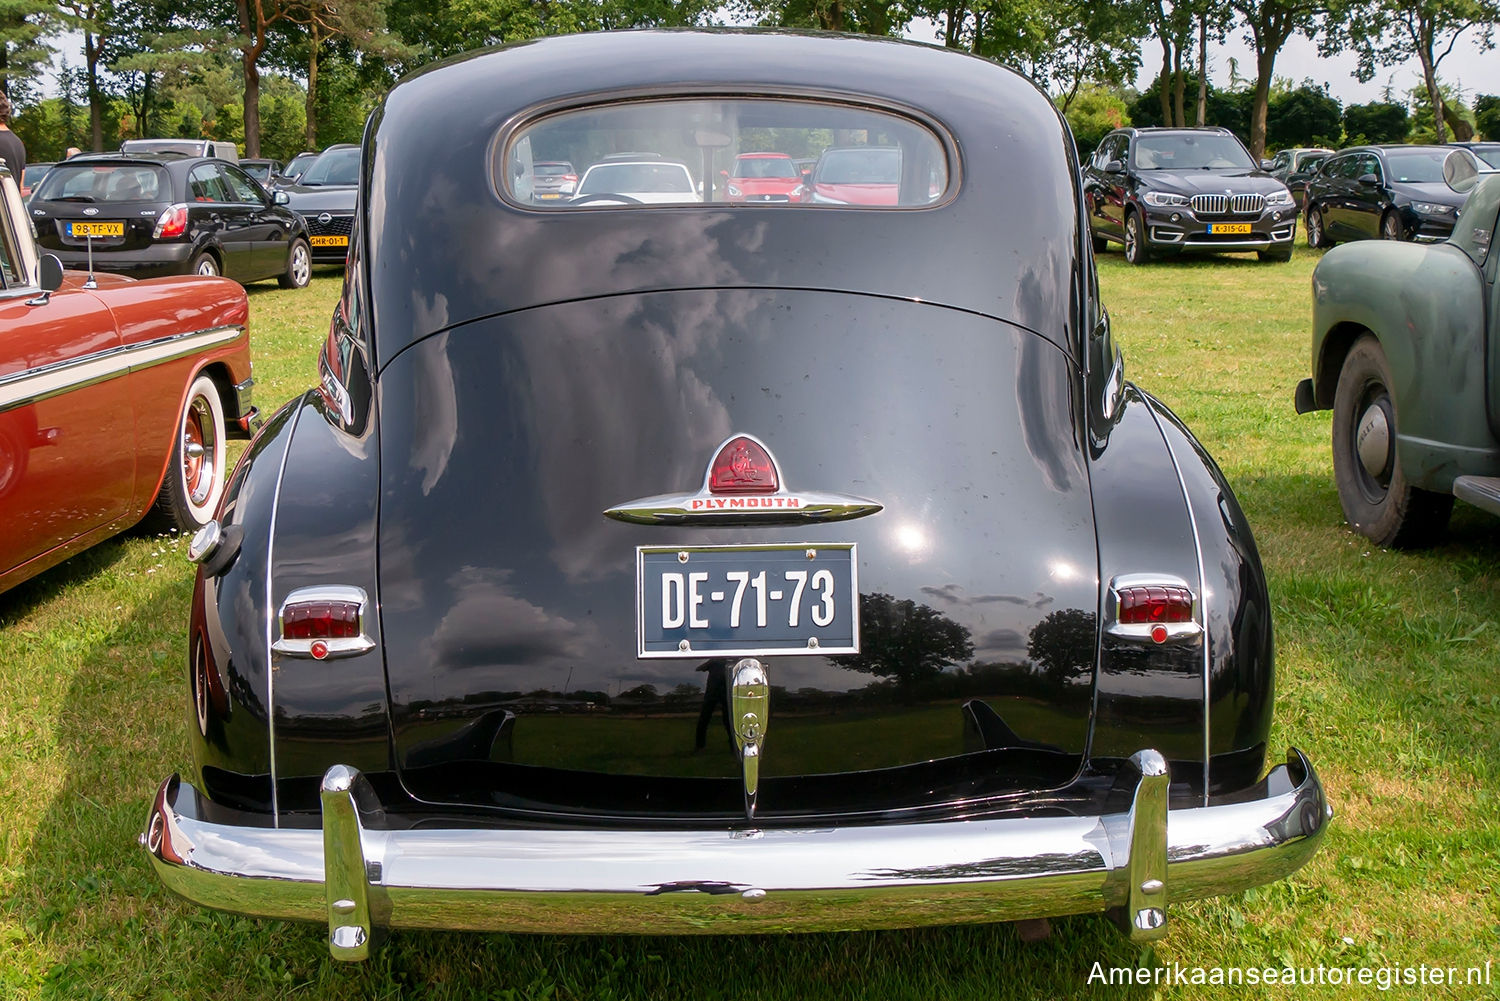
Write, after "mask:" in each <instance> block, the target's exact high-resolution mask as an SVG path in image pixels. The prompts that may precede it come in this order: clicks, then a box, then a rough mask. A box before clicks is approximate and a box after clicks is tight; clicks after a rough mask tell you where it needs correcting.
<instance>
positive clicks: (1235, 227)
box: [1208, 222, 1250, 236]
mask: <svg viewBox="0 0 1500 1001" xmlns="http://www.w3.org/2000/svg"><path fill="white" fill-rule="evenodd" d="M1208 231H1209V232H1210V233H1230V234H1234V235H1236V236H1249V235H1250V224H1249V223H1248V222H1215V223H1209V226H1208Z"/></svg>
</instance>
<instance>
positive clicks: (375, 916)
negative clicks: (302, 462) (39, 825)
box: [140, 748, 1332, 960]
mask: <svg viewBox="0 0 1500 1001" xmlns="http://www.w3.org/2000/svg"><path fill="white" fill-rule="evenodd" d="M1130 760H1131V763H1132V764H1133V765H1134V768H1135V772H1136V774H1135V775H1134V776H1132V778H1133V781H1134V793H1133V797H1132V802H1131V807H1130V809H1129V811H1127V812H1125V813H1118V814H1108V815H1104V816H1089V817H1076V816H1043V817H1021V818H999V819H985V820H971V821H951V822H941V823H922V824H906V825H890V826H865V827H845V828H825V829H802V830H786V829H772V830H733V831H730V830H695V831H621V830H555V829H554V830H532V829H499V828H480V829H475V828H466V829H459V828H443V829H426V828H421V829H409V830H377V829H374V828H371V827H367V826H365V819H366V818H368V819H370V820H378V818H379V816H380V804H379V803H378V802H376V800H375V796H374V793H373V791H372V790H371V788H370V784H369V782H368V780H366V779H365V778H364V777H363V776H362V775H360V773H359V772H357V771H356V770H354V769H352V768H348V767H345V766H343V765H335V766H334V767H332V768H330V769H329V770H328V772H327V773H326V774H325V775H324V777H323V784H322V804H323V829H322V830H321V831H318V830H300V829H298V830H294V829H287V828H265V827H241V826H233V825H226V824H214V823H209V822H207V821H205V820H203V819H201V818H200V816H199V811H198V808H197V804H198V794H197V792H196V791H195V790H193V789H192V787H191V786H188V785H185V784H183V783H181V782H180V781H179V780H178V778H177V776H175V775H174V776H172V777H171V778H169V779H167V780H166V781H165V782H163V783H162V785H161V788H160V789H159V790H158V792H157V794H156V801H155V803H154V805H153V806H152V809H151V815H150V818H149V820H148V821H147V826H146V830H145V832H144V833H143V834H142V835H141V837H140V841H141V844H142V845H143V846H144V847H145V849H146V850H147V852H148V853H149V855H150V858H151V862H152V864H153V866H154V867H155V869H156V871H157V874H158V875H159V876H160V877H161V880H162V882H163V883H165V884H166V885H167V887H168V888H170V889H171V890H173V891H175V892H176V893H178V894H180V895H182V896H183V897H186V898H187V899H189V900H192V901H194V902H196V903H199V904H203V905H206V906H209V907H214V908H218V909H221V910H226V911H233V912H236V913H240V914H250V915H256V916H260V917H270V918H282V919H288V920H301V921H315V922H323V921H327V922H328V928H329V949H330V951H331V952H332V954H333V956H334V958H336V959H344V960H360V959H365V958H367V957H368V956H369V953H370V948H371V944H372V939H373V937H374V936H375V935H376V933H377V932H378V931H379V930H380V929H386V928H426V929H449V930H470V931H507V932H548V933H559V932H573V933H588V934H619V933H647V934H691V933H702V932H714V933H729V932H786V931H844V930H855V929H869V928H899V927H909V926H917V925H930V924H954V923H970V922H993V921H1011V920H1018V919H1021V918H1035V917H1049V916H1061V915H1066V914H1081V913H1088V912H1094V911H1117V912H1118V913H1119V915H1120V918H1121V923H1122V925H1123V927H1124V928H1125V930H1126V931H1127V932H1128V933H1129V934H1130V936H1131V937H1132V938H1134V939H1138V940H1145V939H1153V938H1157V937H1160V936H1161V935H1163V934H1165V932H1166V928H1167V902H1168V899H1169V898H1170V899H1171V900H1172V901H1182V900H1192V899H1194V898H1199V897H1208V896H1214V895H1217V894H1222V893H1233V892H1236V891H1239V890H1244V889H1248V888H1249V887H1252V886H1258V885H1260V884H1263V883H1268V882H1272V881H1274V880H1277V879H1280V878H1282V877H1284V876H1287V875H1288V874H1290V873H1292V872H1294V871H1296V870H1297V869H1298V868H1299V867H1300V866H1302V864H1303V863H1304V862H1306V861H1307V860H1308V858H1309V857H1310V856H1311V855H1312V854H1313V852H1314V851H1316V849H1317V846H1318V843H1319V842H1320V841H1321V840H1322V837H1323V833H1324V830H1325V827H1326V824H1327V820H1328V818H1329V817H1331V816H1332V811H1331V810H1330V809H1329V808H1328V805H1327V802H1326V800H1325V799H1324V795H1323V788H1322V786H1321V785H1320V784H1319V782H1318V778H1317V775H1316V774H1315V773H1314V772H1313V769H1312V765H1311V764H1310V763H1309V762H1308V760H1307V758H1306V757H1304V756H1303V755H1302V753H1301V752H1300V751H1298V750H1296V749H1295V748H1294V749H1292V750H1290V751H1288V753H1287V763H1286V764H1285V765H1278V766H1277V767H1276V768H1274V769H1272V770H1271V772H1270V774H1269V775H1267V776H1266V778H1265V779H1264V780H1262V781H1261V783H1260V784H1259V785H1257V786H1256V787H1255V788H1254V789H1252V790H1250V791H1249V792H1247V793H1246V794H1243V795H1242V796H1237V797H1234V800H1235V801H1234V802H1225V803H1221V804H1216V805H1212V806H1203V807H1193V808H1187V809H1179V810H1172V811H1170V812H1169V811H1168V809H1167V783H1168V776H1167V764H1166V761H1165V760H1164V759H1163V758H1162V756H1161V755H1160V754H1158V753H1157V752H1156V751H1152V750H1146V751H1140V752H1138V753H1136V754H1135V755H1134V756H1132V758H1131V759H1130Z"/></svg>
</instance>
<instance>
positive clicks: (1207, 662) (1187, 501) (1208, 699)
mask: <svg viewBox="0 0 1500 1001" xmlns="http://www.w3.org/2000/svg"><path fill="white" fill-rule="evenodd" d="M1152 416H1153V417H1154V418H1155V419H1156V421H1157V422H1158V425H1157V431H1158V432H1160V431H1161V426H1160V421H1161V419H1162V418H1161V415H1159V414H1157V413H1156V412H1155V411H1154V410H1153V411H1152ZM1162 444H1164V445H1166V446H1167V457H1168V458H1169V459H1171V460H1172V471H1173V472H1174V473H1176V474H1177V488H1178V489H1179V490H1181V491H1182V503H1183V506H1185V507H1186V508H1187V516H1188V526H1189V527H1190V528H1191V529H1192V530H1193V557H1194V561H1195V563H1196V565H1197V569H1198V586H1197V587H1195V588H1193V589H1192V591H1193V611H1194V617H1195V618H1196V619H1197V621H1198V623H1200V624H1201V625H1202V626H1203V666H1202V670H1203V801H1204V802H1205V803H1207V802H1208V790H1209V785H1208V764H1209V761H1210V760H1211V759H1212V757H1213V755H1212V753H1211V748H1212V746H1213V742H1212V739H1211V736H1210V734H1209V725H1210V722H1209V712H1208V710H1209V707H1210V706H1212V705H1213V693H1212V691H1210V682H1211V680H1212V679H1211V675H1212V671H1213V661H1212V659H1211V658H1210V657H1209V650H1208V643H1209V636H1208V610H1209V604H1208V595H1207V594H1205V593H1204V592H1205V591H1206V590H1207V588H1205V587H1204V586H1203V581H1204V573H1203V535H1202V533H1200V532H1199V531H1198V516H1197V515H1196V514H1194V513H1193V497H1192V495H1191V494H1190V493H1188V487H1187V480H1186V479H1185V478H1184V477H1183V475H1182V463H1181V462H1180V461H1178V458H1177V452H1176V451H1174V450H1173V448H1172V443H1171V442H1170V441H1169V440H1168V438H1167V436H1166V434H1165V433H1162Z"/></svg>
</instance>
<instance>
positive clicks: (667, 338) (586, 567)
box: [142, 32, 1328, 959]
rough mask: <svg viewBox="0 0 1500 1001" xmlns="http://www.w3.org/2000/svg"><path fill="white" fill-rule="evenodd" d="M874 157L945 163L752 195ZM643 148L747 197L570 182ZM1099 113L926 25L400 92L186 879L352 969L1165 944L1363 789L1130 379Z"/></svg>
mask: <svg viewBox="0 0 1500 1001" xmlns="http://www.w3.org/2000/svg"><path fill="white" fill-rule="evenodd" d="M684 81H691V82H684ZM789 81H795V82H789ZM835 141H836V142H837V144H838V146H839V147H840V148H849V147H851V146H859V145H861V144H868V145H869V146H871V147H873V148H878V149H882V150H889V149H896V150H899V151H900V156H899V162H900V169H899V171H898V172H897V175H896V177H895V179H894V181H893V182H892V185H891V187H890V190H889V192H888V195H889V197H888V199H887V200H885V201H883V202H882V203H881V204H864V205H858V206H839V205H803V204H798V203H790V202H725V201H722V200H716V198H715V197H714V196H715V194H717V192H715V191H714V188H715V186H714V185H713V184H712V180H713V178H714V177H716V176H719V175H718V172H719V171H721V170H726V169H728V168H729V166H730V165H732V163H733V161H734V158H735V157H736V156H738V155H740V154H741V153H748V152H757V151H762V150H764V149H765V148H767V147H769V146H771V145H772V144H774V145H775V146H776V147H777V148H778V150H779V151H781V152H789V153H791V154H796V155H803V154H806V155H807V156H810V157H811V156H816V155H818V154H819V153H820V152H822V150H823V149H824V148H826V147H828V146H830V145H833V144H834V142H835ZM639 149H651V150H655V151H657V152H658V153H659V155H660V156H661V157H662V158H663V159H665V160H670V161H672V162H675V163H679V164H683V165H686V167H687V169H688V171H689V173H690V174H691V175H692V177H693V181H694V183H695V185H696V184H700V183H703V182H708V183H707V184H705V185H704V187H703V189H702V190H703V199H702V200H697V199H695V200H693V201H691V202H677V203H655V204H650V203H643V202H642V201H640V200H639V199H637V198H635V197H634V196H632V195H630V194H629V193H627V192H614V191H607V190H601V191H598V192H595V193H592V194H590V195H588V196H585V197H579V198H575V199H573V200H571V201H560V202H549V203H540V204H539V203H536V202H534V201H532V200H531V198H530V197H529V195H530V179H531V178H532V177H533V176H534V174H535V165H536V163H538V162H556V161H562V160H566V161H569V162H572V163H580V162H589V163H592V162H603V161H604V159H605V158H606V157H607V156H608V155H609V154H610V153H611V152H624V151H628V150H639ZM1073 149H1074V145H1073V142H1072V139H1071V137H1070V135H1069V133H1068V128H1067V126H1066V124H1065V123H1064V121H1063V119H1062V118H1061V116H1060V115H1059V114H1058V113H1057V111H1056V110H1055V109H1054V108H1053V106H1052V104H1051V103H1050V102H1049V101H1048V99H1047V97H1046V95H1045V94H1043V93H1042V92H1040V91H1039V90H1037V89H1036V88H1035V87H1034V86H1033V85H1032V84H1030V83H1029V82H1027V81H1026V80H1024V79H1023V78H1021V77H1020V76H1018V75H1016V74H1014V73H1012V72H1010V71H1008V70H1006V69H1003V68H1001V67H999V66H997V65H996V64H994V63H991V62H988V61H986V60H983V59H977V58H974V57H971V56H968V55H965V54H961V53H955V52H952V51H949V50H944V49H938V48H934V47H931V46H926V45H917V44H907V43H901V42H894V41H890V40H874V39H858V38H847V37H823V36H813V37H806V36H798V35H793V34H761V33H753V32H726V33H710V32H670V33H650V32H648V33H629V34H619V35H609V34H603V35H574V36H564V37H557V38H547V39H542V40H538V41H534V42H529V43H526V44H524V45H518V46H515V47H511V48H503V49H499V50H496V51H492V52H488V53H483V54H476V55H472V56H469V57H467V58H464V59H462V60H459V61H454V62H449V63H446V64H443V65H440V66H439V67H437V68H433V69H428V70H425V71H424V72H422V73H421V74H419V75H416V76H414V77H411V78H409V79H407V80H406V81H404V82H403V83H401V84H399V85H397V86H396V87H395V88H394V89H393V90H392V91H391V92H390V94H389V96H388V97H387V98H386V100H385V102H384V103H383V104H382V105H381V106H380V107H379V108H378V110H377V111H376V112H375V114H374V116H373V118H372V121H371V123H370V125H369V127H368V128H367V130H366V139H365V143H364V147H363V157H364V158H363V162H362V167H361V170H360V192H359V200H358V206H359V208H358V214H357V219H356V225H355V229H354V234H353V238H352V243H351V246H350V257H349V266H348V269H347V273H346V277H345V285H344V291H343V296H342V298H341V300H340V301H339V304H338V306H337V309H336V312H335V315H334V319H333V323H332V325H331V329H330V331H329V334H328V340H327V343H326V345H325V346H324V349H323V353H322V356H321V359H320V373H319V381H318V385H317V386H316V388H314V389H312V390H310V391H308V392H307V393H306V394H305V395H303V396H302V397H300V398H299V399H297V400H294V401H293V402H292V403H290V404H288V405H287V406H286V407H284V408H283V409H282V410H281V411H280V412H278V413H277V414H276V415H275V416H274V417H273V418H272V419H271V420H270V421H269V422H268V424H267V427H266V429H265V430H264V431H263V432H262V433H261V434H260V436H259V437H258V438H257V439H256V441H255V442H254V443H253V445H252V446H251V448H250V449H249V450H248V452H247V453H246V455H245V457H244V458H243V459H242V461H241V463H240V465H239V466H238V468H237V469H236V470H235V472H234V473H233V475H232V477H231V479H230V483H229V486H228V488H227V490H226V494H225V500H224V503H223V505H222V507H221V514H220V517H219V518H218V519H217V521H216V522H215V524H214V525H212V526H211V527H209V528H207V529H205V531H203V532H202V533H200V534H199V536H198V537H197V538H196V539H195V540H194V542H193V546H192V550H193V555H194V556H195V558H196V559H198V560H200V561H201V565H200V569H199V575H198V578H197V582H196V586H195V590H194V596H193V602H192V614H191V622H190V625H189V630H190V632H189V641H188V650H189V658H188V665H187V671H186V672H185V678H184V681H185V690H186V692H187V693H189V694H188V695H187V696H186V697H185V698H184V705H185V707H186V708H187V719H186V723H187V726H188V727H189V729H190V733H191V737H192V747H193V756H194V770H193V773H192V775H191V776H189V777H188V778H187V779H182V778H179V777H177V776H172V777H171V778H169V779H167V780H166V781H165V782H164V783H163V784H162V785H161V787H160V789H159V791H158V792H157V795H156V798H155V801H154V803H153V805H152V807H151V810H150V813H149V818H148V822H147V826H146V830H145V833H144V834H143V835H142V843H143V844H144V845H145V847H146V849H147V851H148V852H149V854H150V858H151V859H152V861H153V863H154V865H155V867H156V870H157V872H158V873H159V874H160V876H161V878H162V879H163V881H164V882H165V883H166V884H167V885H168V886H170V887H171V888H172V889H174V890H176V891H177V892H179V893H181V894H183V895H184V896H186V897H188V898H190V899H192V900H195V901H198V902H201V903H203V904H206V905H209V906H212V907H219V908H224V909H227V910H232V911H239V912H243V913H247V914H254V915H262V916H268V917H276V918H290V919H303V920H310V921H319V922H327V923H328V927H329V936H330V937H329V943H330V948H331V950H332V952H333V954H334V955H335V956H337V957H340V958H344V959H355V958H360V957H363V956H365V955H367V954H368V951H369V948H370V945H371V941H372V935H373V933H374V932H375V931H377V930H378V929H380V928H469V929H496V930H521V931H566V932H658V933H688V932H703V931H715V932H744V931H772V930H774V931H785V930H791V929H803V930H818V929H838V928H875V927H898V926H907V925H918V924H930V923H945V922H970V921H998V920H1007V919H1013V918H1020V917H1028V916H1043V915H1060V914H1071V913H1079V912H1087V911H1105V910H1109V911H1115V912H1117V913H1119V914H1120V915H1121V916H1122V920H1123V923H1124V925H1125V927H1126V928H1128V929H1129V930H1130V932H1131V934H1132V935H1134V936H1137V937H1140V938H1151V937H1154V936H1156V935H1159V934H1162V933H1163V932H1164V931H1165V927H1166V925H1165V923H1166V920H1167V917H1166V912H1167V904H1168V902H1169V901H1171V902H1174V903H1175V902H1180V901H1183V900H1189V899H1192V898H1195V897H1201V896H1206V895H1211V894H1218V893H1226V892H1233V891H1236V890H1239V889H1242V888H1244V887H1248V886H1253V885H1256V884H1260V883H1264V882H1267V881H1270V880H1275V879H1278V878H1281V877H1283V876H1285V875H1287V874H1288V873H1290V872H1292V871H1294V870H1295V869H1297V867H1298V866H1300V865H1302V864H1303V862H1305V861H1306V860H1307V858H1308V857H1309V856H1310V855H1311V854H1312V853H1313V851H1314V850H1315V848H1316V847H1317V845H1318V843H1319V841H1320V839H1321V837H1322V835H1323V832H1324V829H1325V824H1326V819H1327V817H1328V810H1327V806H1326V804H1325V802H1324V797H1323V792H1322V789H1321V787H1320V785H1319V783H1318V779H1317V777H1316V776H1315V774H1314V772H1313V769H1312V766H1311V765H1310V764H1309V763H1308V761H1307V759H1306V758H1305V757H1303V755H1302V754H1301V753H1300V752H1298V751H1296V750H1292V751H1290V752H1288V753H1287V754H1286V755H1285V756H1284V758H1283V760H1282V761H1281V762H1280V763H1277V762H1276V761H1275V760H1274V759H1272V760H1269V761H1268V755H1270V753H1271V748H1270V747H1269V746H1268V739H1269V734H1270V727H1271V711H1272V701H1273V699H1272V682H1273V670H1272V643H1271V619H1270V602H1269V601H1268V599H1267V592H1266V581H1265V575H1264V573H1263V572H1262V569H1261V563H1260V560H1259V557H1258V556H1257V554H1256V549H1255V543H1254V541H1253V539H1252V537H1251V532H1250V528H1249V526H1248V525H1247V524H1246V521H1245V517H1244V515H1243V513H1242V512H1241V510H1240V508H1239V505H1238V504H1237V503H1236V502H1235V499H1234V495H1233V493H1232V492H1231V491H1230V488H1229V486H1228V485H1227V484H1226V483H1225V482H1224V479H1223V477H1222V475H1221V474H1220V472H1219V470H1218V468H1217V467H1216V466H1215V465H1214V463H1213V462H1212V460H1210V459H1209V458H1208V456H1207V455H1206V454H1205V453H1204V452H1203V449H1202V448H1201V447H1200V446H1199V444H1198V443H1197V441H1196V440H1195V439H1194V438H1193V437H1192V435H1191V434H1190V433H1189V432H1188V431H1187V430H1186V429H1185V428H1184V427H1183V426H1182V424H1181V423H1180V422H1179V421H1178V420H1177V419H1176V418H1175V417H1174V416H1173V415H1172V414H1171V413H1170V412H1169V411H1167V409H1166V408H1165V407H1163V406H1162V405H1161V404H1160V403H1158V402H1157V401H1155V400H1153V399H1152V398H1151V397H1149V396H1148V395H1146V394H1145V393H1144V392H1142V391H1141V390H1139V389H1137V388H1136V387H1134V386H1133V385H1131V384H1130V383H1128V382H1126V381H1125V380H1124V378H1123V374H1122V367H1121V360H1120V356H1119V354H1118V352H1117V351H1116V349H1115V346H1114V342H1113V341H1112V338H1111V334H1110V328H1109V324H1108V320H1107V317H1106V315H1105V312H1104V309H1103V306H1102V304H1101V303H1100V301H1099V297H1098V287H1097V284H1096V281H1095V273H1094V267H1093V263H1092V258H1091V256H1090V253H1089V244H1088V240H1089V232H1088V227H1087V223H1086V217H1085V214H1084V202H1083V197H1082V192H1081V190H1080V188H1079V185H1078V183H1077V180H1076V178H1077V176H1078V173H1077V163H1076V161H1074V159H1073V153H1072V151H1073ZM1268 766H1269V771H1268V770H1267V769H1268Z"/></svg>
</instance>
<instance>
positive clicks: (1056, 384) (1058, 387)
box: [1016, 272, 1084, 493]
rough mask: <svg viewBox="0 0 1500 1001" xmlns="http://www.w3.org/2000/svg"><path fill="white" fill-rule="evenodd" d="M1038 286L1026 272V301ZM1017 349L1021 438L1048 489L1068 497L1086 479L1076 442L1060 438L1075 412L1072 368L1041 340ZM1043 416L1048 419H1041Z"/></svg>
mask: <svg viewBox="0 0 1500 1001" xmlns="http://www.w3.org/2000/svg"><path fill="white" fill-rule="evenodd" d="M1036 282H1037V278H1036V276H1035V274H1034V273H1033V272H1027V274H1026V275H1025V276H1024V277H1023V278H1022V281H1021V290H1022V293H1023V297H1024V294H1025V292H1026V290H1027V289H1028V288H1030V287H1031V286H1032V285H1034V284H1035V283H1036ZM1063 287H1066V285H1064V286H1063ZM1017 347H1018V352H1017V353H1018V355H1019V357H1018V359H1017V365H1016V423H1017V424H1018V425H1019V426H1020V428H1021V438H1022V440H1023V441H1025V443H1026V451H1027V452H1028V453H1029V454H1030V455H1031V458H1032V461H1033V462H1035V463H1036V466H1037V469H1039V470H1041V472H1042V475H1043V477H1044V479H1045V480H1046V483H1047V485H1048V486H1049V487H1051V488H1052V489H1053V490H1055V491H1058V492H1059V493H1067V492H1069V491H1071V490H1073V489H1074V488H1075V486H1076V485H1077V484H1078V483H1081V482H1083V480H1084V476H1083V460H1082V457H1081V455H1080V454H1079V451H1078V449H1077V447H1076V443H1075V442H1073V441H1070V440H1068V439H1066V438H1063V437H1061V436H1059V435H1057V433H1056V429H1057V428H1058V427H1061V426H1066V420H1065V418H1066V415H1067V414H1069V413H1070V412H1071V410H1072V404H1073V401H1072V393H1073V389H1072V382H1071V380H1069V379H1068V378H1066V376H1067V374H1068V372H1069V368H1068V367H1067V366H1062V365H1059V364H1057V359H1056V353H1057V350H1058V349H1057V348H1056V346H1054V345H1053V344H1051V343H1049V342H1047V341H1044V340H1042V339H1041V338H1040V337H1023V338H1021V339H1020V340H1019V341H1018V342H1017ZM1043 414H1045V415H1048V416H1047V417H1044V418H1040V419H1039V415H1043ZM1059 416H1061V417H1063V418H1064V419H1063V420H1060V419H1059Z"/></svg>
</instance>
